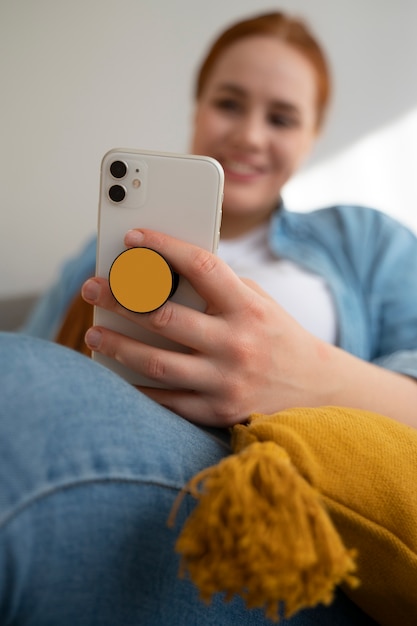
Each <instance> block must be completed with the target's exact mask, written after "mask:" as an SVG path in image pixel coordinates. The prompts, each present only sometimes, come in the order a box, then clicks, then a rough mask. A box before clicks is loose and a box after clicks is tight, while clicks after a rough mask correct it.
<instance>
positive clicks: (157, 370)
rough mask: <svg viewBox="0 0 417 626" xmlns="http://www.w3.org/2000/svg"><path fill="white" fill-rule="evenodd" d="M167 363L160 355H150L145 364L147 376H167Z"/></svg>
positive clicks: (157, 377)
mask: <svg viewBox="0 0 417 626" xmlns="http://www.w3.org/2000/svg"><path fill="white" fill-rule="evenodd" d="M165 370H166V368H165V364H164V361H163V359H162V358H161V356H160V355H158V354H154V355H151V356H149V358H148V360H147V363H146V365H145V372H144V374H145V376H147V377H148V378H151V379H152V380H162V379H163V378H164V376H165Z"/></svg>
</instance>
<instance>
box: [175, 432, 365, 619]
mask: <svg viewBox="0 0 417 626" xmlns="http://www.w3.org/2000/svg"><path fill="white" fill-rule="evenodd" d="M185 491H188V492H190V493H191V494H192V495H193V496H194V497H195V498H197V499H198V501H199V502H198V504H197V507H196V508H195V509H194V511H193V512H192V514H191V515H190V517H189V518H188V520H187V522H186V524H185V526H184V528H183V530H182V533H181V534H180V536H179V538H178V540H177V545H176V548H177V551H178V552H179V553H180V554H181V555H182V573H184V571H188V572H189V574H190V577H191V579H192V581H193V582H194V583H195V584H196V586H197V587H198V589H199V591H200V594H201V597H202V599H204V600H205V601H209V600H210V598H211V596H212V595H213V594H214V593H216V592H219V591H221V592H225V593H226V597H227V599H230V598H231V597H232V596H233V595H234V594H239V595H241V596H242V597H243V598H244V599H245V601H246V604H247V606H248V607H249V608H252V607H263V608H264V609H265V612H266V615H267V617H269V618H270V619H272V620H274V621H279V616H280V613H282V614H283V615H285V616H286V617H290V616H291V615H293V614H294V613H296V612H297V611H298V610H300V609H303V608H307V607H313V606H315V605H316V604H318V603H324V604H329V603H330V602H331V601H332V599H333V593H334V588H335V586H336V585H338V584H340V583H341V582H347V583H348V584H350V585H352V586H354V585H356V584H357V583H358V581H357V579H356V578H355V577H354V575H353V572H354V570H355V563H354V552H353V551H351V550H347V549H346V548H345V547H344V545H343V543H342V541H341V539H340V537H339V535H338V533H337V531H336V530H335V528H334V526H333V524H332V522H331V520H330V518H329V516H328V515H327V513H326V511H325V510H324V508H323V506H322V504H321V503H320V499H319V496H318V494H317V492H316V491H315V490H314V489H313V488H312V487H311V486H310V485H309V484H308V483H307V482H306V481H305V480H304V479H303V478H302V477H301V476H300V474H299V473H298V472H297V470H296V468H294V466H293V465H292V463H291V461H290V459H289V457H288V455H287V453H286V452H285V450H284V449H283V448H281V447H280V446H278V445H277V444H275V443H273V442H271V441H268V442H264V443H259V442H256V443H251V444H250V445H249V446H248V447H246V448H245V449H243V450H242V451H241V452H240V453H239V454H233V455H231V456H229V457H226V458H225V459H224V460H223V461H221V462H220V463H219V464H218V465H216V466H214V467H211V468H208V469H206V470H204V471H203V472H201V473H200V474H198V475H197V476H195V477H194V478H193V479H192V480H191V481H190V483H189V484H188V485H187V487H186V488H185ZM173 515H174V516H175V512H173Z"/></svg>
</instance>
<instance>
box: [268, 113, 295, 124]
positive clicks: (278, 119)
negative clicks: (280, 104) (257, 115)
mask: <svg viewBox="0 0 417 626" xmlns="http://www.w3.org/2000/svg"><path fill="white" fill-rule="evenodd" d="M268 122H269V124H271V125H272V126H277V127H279V128H295V127H296V126H298V125H299V122H298V119H296V118H295V117H293V116H290V115H286V114H284V113H270V114H269V115H268Z"/></svg>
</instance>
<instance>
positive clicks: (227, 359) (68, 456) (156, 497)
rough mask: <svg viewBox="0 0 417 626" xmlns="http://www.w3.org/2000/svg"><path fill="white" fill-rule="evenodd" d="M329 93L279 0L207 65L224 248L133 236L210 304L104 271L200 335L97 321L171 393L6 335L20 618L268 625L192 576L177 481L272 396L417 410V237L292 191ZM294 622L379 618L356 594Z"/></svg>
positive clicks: (270, 406)
mask: <svg viewBox="0 0 417 626" xmlns="http://www.w3.org/2000/svg"><path fill="white" fill-rule="evenodd" d="M329 92H330V87H329V77H328V71H327V68H326V62H325V59H324V56H323V54H322V52H321V50H320V48H319V46H318V44H317V43H316V42H315V40H314V39H313V38H312V36H311V35H310V34H309V32H308V31H307V29H306V28H305V27H304V25H303V24H302V23H300V22H298V21H297V20H292V19H291V18H288V17H286V16H285V15H281V14H271V15H265V16H261V17H259V18H254V19H250V20H246V21H243V22H242V23H239V24H237V25H235V26H233V27H231V28H230V29H228V30H227V31H225V33H224V34H223V35H222V36H221V37H220V38H219V39H218V40H217V42H215V44H214V45H213V47H212V48H211V50H210V52H209V54H208V56H207V57H206V60H205V62H204V63H203V66H202V68H201V72H200V74H199V78H198V83H197V93H196V109H195V120H194V133H193V138H192V151H193V152H195V153H200V154H201V153H202V154H206V155H210V156H213V157H215V158H217V159H218V160H219V161H220V163H221V164H222V165H223V168H224V171H225V198H224V207H223V215H224V218H223V223H222V242H221V246H220V252H219V256H220V257H222V258H216V257H214V256H213V255H211V254H209V253H207V252H205V251H202V250H199V249H197V248H195V247H193V246H190V245H188V244H185V243H183V242H180V241H176V240H173V239H172V238H169V237H167V236H165V235H162V234H160V233H155V232H149V231H140V230H134V231H130V232H129V233H127V234H126V238H125V244H126V245H127V246H129V247H130V246H139V245H140V246H147V247H150V248H152V249H155V250H157V251H161V252H162V253H163V254H164V256H165V257H166V258H167V259H168V260H169V261H170V262H171V263H172V265H173V266H174V267H175V269H176V270H177V271H178V272H179V273H180V274H183V275H184V276H185V277H186V278H187V279H188V280H190V282H191V283H192V284H193V285H194V286H195V288H196V289H197V291H199V292H200V294H201V295H202V296H203V297H204V299H205V300H206V301H207V304H208V307H207V311H206V313H198V312H196V311H192V310H183V309H181V308H179V307H178V306H176V305H175V304H174V303H172V302H168V303H167V304H166V305H165V306H164V307H163V308H161V309H159V310H158V311H156V312H154V313H151V314H149V315H145V316H139V317H137V316H131V315H130V314H129V313H127V312H126V311H125V310H123V309H122V308H121V307H119V306H118V305H117V303H116V302H115V301H114V300H113V298H112V296H111V294H110V291H109V288H108V285H107V282H106V281H104V280H102V279H98V278H91V279H88V280H87V281H86V282H85V283H84V285H83V287H82V296H83V298H84V300H85V301H86V302H87V303H88V304H89V305H93V304H94V305H96V306H100V307H104V308H107V309H109V310H113V311H116V312H117V313H119V314H120V315H126V316H128V317H131V318H132V319H134V320H135V322H136V323H138V324H140V325H143V326H145V327H147V328H150V329H151V330H153V331H155V332H157V333H160V334H161V335H163V336H166V337H169V338H171V339H174V340H175V341H178V342H180V343H183V344H185V345H187V346H188V347H190V348H192V351H191V353H190V354H177V353H174V352H172V353H166V352H161V351H159V350H158V349H156V348H151V347H149V346H145V345H143V344H140V343H138V342H135V341H133V340H131V339H128V338H126V337H123V336H121V335H118V334H116V333H113V332H110V331H107V330H106V329H103V328H95V327H91V328H89V330H88V331H87V333H86V337H85V340H86V344H87V346H88V347H89V348H90V349H94V350H96V351H99V352H102V353H103V354H106V355H108V356H111V357H116V358H118V359H119V360H121V361H122V362H124V363H125V364H126V365H128V366H130V367H133V368H136V369H137V370H138V371H139V372H140V373H141V374H144V375H145V376H148V377H151V378H153V379H155V380H156V381H158V382H162V383H167V384H169V386H170V388H171V389H170V390H166V389H149V388H147V389H142V390H141V391H142V392H143V394H144V395H143V394H140V393H138V391H137V390H136V389H134V388H131V387H129V385H127V384H126V383H124V382H123V381H121V380H120V379H118V378H117V377H116V376H114V375H113V374H112V373H110V372H107V371H106V370H104V369H103V368H100V367H98V366H97V365H96V364H94V363H92V362H91V361H89V360H88V359H85V358H84V357H81V356H79V355H76V354H75V353H73V352H71V351H66V350H62V349H61V348H59V347H58V346H56V345H53V344H50V343H48V342H46V343H45V342H37V341H34V340H32V339H30V338H27V337H23V336H22V337H20V338H16V337H7V336H5V337H3V338H2V340H3V344H4V345H5V347H4V349H5V350H6V349H7V351H8V354H10V355H11V358H10V359H8V364H7V367H4V370H5V371H4V372H2V374H3V380H4V381H5V382H6V383H7V384H8V386H7V387H6V391H5V400H4V403H3V406H5V407H6V411H5V412H6V416H5V417H4V419H3V420H2V421H3V426H2V428H3V429H4V432H3V433H2V436H1V437H0V440H1V441H2V444H0V445H3V446H4V448H5V449H4V451H3V452H4V454H2V455H1V456H2V458H3V460H2V463H4V469H3V468H2V470H1V471H2V472H4V473H6V472H7V471H8V472H9V473H10V467H13V468H16V470H17V471H16V472H15V471H14V475H13V480H9V482H10V483H11V484H10V487H8V490H7V493H6V496H5V498H4V507H5V512H4V514H3V518H4V519H5V522H4V523H3V526H2V527H1V528H2V530H1V534H2V538H1V542H2V544H1V553H2V554H4V555H5V556H4V557H3V559H4V563H5V565H4V567H3V568H2V573H1V576H5V575H6V572H8V575H7V579H5V582H2V583H1V585H0V594H1V595H0V615H1V616H2V618H3V622H4V623H5V624H8V623H16V624H29V623H31V624H38V623H39V624H40V623H42V624H48V623H51V624H52V623H59V624H67V623H68V624H70V623H78V624H84V623H85V624H96V623H97V624H101V625H103V624H107V623H108V624H114V623H123V624H136V623H141V624H142V623H143V624H145V623H146V624H231V623H236V622H238V621H240V622H241V623H243V624H263V623H268V622H267V621H266V620H265V618H264V617H263V616H262V614H261V613H260V612H258V611H247V610H245V609H244V608H243V606H242V604H241V602H240V600H238V599H236V600H234V601H233V602H232V603H230V604H224V603H223V602H222V599H221V598H218V597H216V598H215V601H214V603H213V604H212V605H211V606H210V607H206V606H205V605H203V604H201V603H200V602H199V601H198V600H197V594H196V591H195V589H194V588H193V587H192V586H191V585H190V584H189V582H188V581H186V580H178V579H177V578H176V570H177V561H176V558H175V557H174V555H173V543H174V541H175V537H173V536H172V533H170V532H169V531H168V530H167V529H166V528H165V520H166V517H167V515H168V513H169V510H170V507H171V506H172V503H173V501H174V499H175V495H176V493H177V491H178V490H179V489H180V488H181V487H182V485H183V484H184V483H185V482H186V481H187V480H188V479H189V478H190V477H191V476H193V475H194V474H196V473H197V472H198V471H199V470H200V469H202V468H204V467H206V466H208V465H210V464H213V463H217V462H218V461H219V460H220V459H221V458H222V457H223V456H225V455H226V454H228V451H229V448H228V434H227V433H228V431H227V430H226V427H229V426H231V425H233V424H236V423H239V422H243V421H245V420H246V419H247V417H248V416H249V414H250V413H251V412H253V411H259V412H264V413H272V412H275V411H278V410H281V409H284V408H286V407H292V406H319V405H328V404H332V405H335V404H336V405H345V406H352V407H358V408H365V409H369V410H374V411H378V412H380V413H384V414H385V415H387V416H389V417H391V418H392V419H395V420H399V421H403V422H405V423H408V424H410V425H413V426H416V425H417V420H416V416H415V411H414V407H415V404H416V401H417V385H416V382H415V378H417V296H416V289H415V276H416V275H417V273H416V270H417V242H416V239H415V237H414V236H413V235H412V234H411V233H410V232H409V231H407V230H406V229H405V228H403V227H402V226H400V225H399V224H397V223H395V222H394V221H393V220H391V219H390V218H388V217H386V216H384V215H382V214H380V213H378V212H375V211H371V210H365V209H362V208H360V207H352V206H340V207H333V208H331V209H324V210H322V211H317V212H312V213H310V214H300V215H297V214H292V213H290V212H288V211H287V210H286V209H285V208H284V206H283V204H282V201H281V191H282V188H283V186H284V184H285V183H286V182H287V180H288V179H289V178H290V177H291V176H292V175H293V174H294V173H295V172H296V171H297V169H298V167H299V166H300V164H301V163H302V162H303V160H304V159H305V158H306V157H307V155H308V154H309V152H310V150H311V148H312V146H313V144H314V141H315V139H316V136H317V133H318V131H319V130H320V128H321V124H322V121H323V119H324V116H325V110H326V105H327V102H328V98H329ZM93 250H94V244H92V245H91V246H90V247H89V248H88V249H87V251H86V253H85V254H84V255H83V256H82V257H81V259H77V260H76V261H75V262H74V263H73V264H71V265H69V266H68V267H67V269H66V271H65V273H64V276H63V279H62V281H61V282H60V285H59V287H57V288H56V289H55V290H54V291H52V292H51V294H49V296H48V297H47V299H46V300H45V301H44V302H43V304H42V305H41V308H40V309H39V311H38V312H37V314H36V315H35V317H34V320H33V322H32V326H31V328H28V332H29V331H30V332H32V333H35V329H37V331H39V329H41V327H42V325H45V320H46V319H47V320H48V324H49V325H50V326H51V327H54V326H55V327H56V324H57V318H59V314H56V315H55V317H54V315H50V311H51V310H52V309H51V306H50V305H51V302H52V301H53V299H56V294H57V290H61V291H64V292H67V293H66V297H65V298H64V299H60V305H59V307H58V308H56V309H55V310H56V311H58V313H59V311H62V310H64V309H65V307H66V305H67V304H68V301H69V300H70V299H71V297H72V296H73V295H75V294H76V291H77V289H78V285H79V284H80V282H82V279H83V278H84V277H86V276H88V275H90V274H91V273H92V270H93V267H92V263H93V258H92V257H93V254H92V253H93ZM222 259H224V260H222ZM234 270H235V271H234ZM242 273H243V275H244V276H245V277H246V278H245V279H241V278H239V276H238V274H242ZM399 277H401V280H399ZM68 284H70V285H72V287H70V288H69V289H67V285H68ZM48 307H49V309H48ZM45 309H46V310H47V313H48V316H49V317H48V318H46V317H43V314H42V311H45ZM39 334H41V333H40V332H39ZM17 367H19V370H20V380H19V381H17V380H16V371H18V370H17ZM21 380H22V381H24V389H25V394H24V395H23V396H22V394H21V395H20V396H19V394H18V393H17V384H19V387H18V388H21V382H20V381H21ZM146 396H147V397H146ZM29 408H30V411H29ZM11 416H13V418H12V417H11ZM16 416H17V417H16ZM181 418H185V420H183V419H181ZM16 420H19V422H20V421H21V423H18V425H17V426H16V425H15V424H16ZM196 425H197V426H196ZM12 430H13V436H12V434H11V433H12ZM9 478H10V477H9ZM183 515H184V516H185V515H186V512H185V513H184V512H183ZM180 522H181V520H179V523H180ZM46 546H48V549H46ZM6 568H8V570H7V569H6ZM25 620H26V621H25ZM361 620H363V621H362V622H361ZM290 623H291V624H333V625H334V624H350V623H355V624H357V623H371V620H369V619H368V618H366V616H364V615H363V614H362V613H361V612H360V611H359V610H358V609H357V608H356V607H355V606H354V605H353V604H352V603H351V602H350V601H349V600H347V599H346V598H345V596H343V595H342V594H340V595H339V596H338V597H337V600H336V601H335V603H334V604H333V605H332V606H331V607H329V608H326V609H325V608H323V607H320V608H317V609H313V610H310V611H304V612H302V613H301V614H299V615H297V616H295V617H294V618H293V619H292V620H290Z"/></svg>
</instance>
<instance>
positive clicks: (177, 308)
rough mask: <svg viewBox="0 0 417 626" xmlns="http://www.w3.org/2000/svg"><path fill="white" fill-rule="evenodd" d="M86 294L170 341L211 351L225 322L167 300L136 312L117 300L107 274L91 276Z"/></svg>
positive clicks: (95, 302)
mask: <svg viewBox="0 0 417 626" xmlns="http://www.w3.org/2000/svg"><path fill="white" fill-rule="evenodd" d="M81 293H82V296H83V298H84V299H85V300H86V301H87V302H89V303H90V304H93V305H95V306H99V307H102V308H104V309H106V310H108V311H111V312H114V313H117V314H119V315H122V316H123V317H125V318H126V319H128V320H130V321H132V322H134V323H135V324H136V325H138V326H140V327H141V328H145V329H146V330H149V331H151V332H153V333H156V334H158V335H160V336H162V337H165V338H166V339H169V340H170V341H174V342H176V343H179V344H181V345H183V346H185V347H187V348H189V349H191V350H195V351H197V352H207V350H208V349H209V348H210V347H213V345H215V344H216V343H217V338H218V336H219V332H220V326H221V322H220V320H219V319H217V318H215V317H214V316H208V315H205V314H204V313H201V312H199V311H196V310H195V309H191V308H190V307H185V306H182V305H180V304H177V303H174V302H166V303H165V304H164V305H163V306H162V307H160V308H159V309H157V310H156V311H153V312H152V313H146V314H143V313H132V312H131V311H128V310H127V309H125V308H124V307H122V306H121V305H120V304H118V302H117V301H116V300H115V298H114V296H113V294H112V293H111V291H110V287H109V285H108V282H107V281H106V280H105V279H103V278H91V279H89V280H88V281H86V282H85V283H84V285H83V287H82V290H81Z"/></svg>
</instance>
